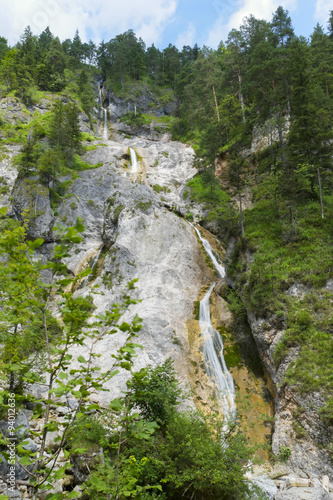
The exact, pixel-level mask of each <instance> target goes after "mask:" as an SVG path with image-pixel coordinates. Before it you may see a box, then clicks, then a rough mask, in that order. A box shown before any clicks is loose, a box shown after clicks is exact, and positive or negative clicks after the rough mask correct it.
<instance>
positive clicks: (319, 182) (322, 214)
mask: <svg viewBox="0 0 333 500" xmlns="http://www.w3.org/2000/svg"><path fill="white" fill-rule="evenodd" d="M317 173H318V184H319V198H320V208H321V218H322V219H323V218H324V208H323V198H322V194H321V179H320V172H319V167H318V168H317Z"/></svg>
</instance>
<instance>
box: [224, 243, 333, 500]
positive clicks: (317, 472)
mask: <svg viewBox="0 0 333 500" xmlns="http://www.w3.org/2000/svg"><path fill="white" fill-rule="evenodd" d="M233 244H234V242H233V241H231V243H230V246H229V248H228V250H227V254H226V262H228V259H229V257H230V254H231V252H232V248H233ZM250 265H251V255H250V254H248V255H247V266H248V267H250ZM226 270H227V283H228V284H229V286H231V287H232V288H236V283H235V281H234V279H231V278H230V276H229V274H228V266H226ZM238 292H239V290H238ZM305 293H306V290H305V289H304V287H302V286H299V285H297V284H294V285H293V286H292V287H291V288H290V290H289V291H288V294H289V296H291V297H295V298H299V297H302V296H303V295H304V294H305ZM244 302H245V306H246V301H244ZM248 321H249V324H250V326H251V330H252V334H253V337H254V339H255V341H256V344H257V347H258V350H259V353H260V357H261V359H262V360H263V362H264V365H265V367H266V369H267V371H268V373H269V374H270V377H271V379H272V381H273V383H274V392H275V421H274V432H273V437H272V451H273V453H274V454H275V455H276V456H280V457H282V455H283V454H284V453H286V456H285V457H284V458H285V459H286V460H287V465H288V466H289V468H290V471H292V472H293V473H294V474H297V476H299V477H300V478H307V477H309V475H310V476H312V477H319V476H322V475H325V474H327V475H329V476H330V477H331V476H332V470H333V469H332V461H331V458H330V455H329V453H328V451H326V450H325V446H327V445H329V443H331V442H332V437H333V428H332V427H329V426H327V425H325V424H324V423H323V422H322V420H321V419H320V418H319V416H318V415H319V413H320V408H321V407H322V406H323V404H324V400H323V397H322V396H321V395H320V394H319V393H311V394H309V395H304V396H301V395H300V394H299V393H298V392H297V391H296V390H295V389H293V388H292V387H289V386H286V385H285V384H284V376H285V373H286V370H287V369H288V367H289V366H290V363H292V362H293V361H294V360H296V359H297V356H298V350H297V348H293V349H290V351H289V354H288V356H287V357H286V358H285V359H284V360H283V361H282V363H281V364H280V365H278V366H277V365H276V363H275V362H274V357H273V355H274V351H275V348H276V345H277V344H278V343H279V342H280V340H281V338H282V336H283V334H284V332H285V329H284V325H283V324H282V325H281V322H278V321H277V320H276V318H273V317H271V318H260V317H257V316H255V315H254V314H253V313H252V312H251V311H248ZM300 431H301V435H300ZM318 445H319V446H318ZM278 498H284V497H282V496H281V497H280V496H279V497H278ZM286 498H289V497H288V496H286ZM290 498H298V497H290ZM302 498H303V497H302ZM304 498H308V497H304ZM309 498H314V497H309ZM318 498H319V497H318Z"/></svg>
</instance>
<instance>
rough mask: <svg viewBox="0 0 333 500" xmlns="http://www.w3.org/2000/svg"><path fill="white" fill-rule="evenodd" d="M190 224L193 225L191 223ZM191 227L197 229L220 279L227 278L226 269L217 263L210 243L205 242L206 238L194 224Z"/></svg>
mask: <svg viewBox="0 0 333 500" xmlns="http://www.w3.org/2000/svg"><path fill="white" fill-rule="evenodd" d="M189 224H191V223H190V222H189ZM191 226H192V227H193V228H194V229H195V232H196V233H197V235H198V238H199V240H200V241H201V243H202V244H203V246H204V249H205V250H206V252H207V253H208V255H209V258H210V259H211V261H212V262H213V264H214V267H215V269H216V271H217V272H218V275H219V276H220V278H224V276H225V270H224V267H223V266H222V265H221V264H220V263H219V262H218V261H217V258H216V257H215V255H214V252H213V249H212V247H211V246H210V244H209V241H207V240H205V238H203V237H202V236H201V233H200V231H199V230H198V229H197V228H196V227H195V226H194V225H193V224H191Z"/></svg>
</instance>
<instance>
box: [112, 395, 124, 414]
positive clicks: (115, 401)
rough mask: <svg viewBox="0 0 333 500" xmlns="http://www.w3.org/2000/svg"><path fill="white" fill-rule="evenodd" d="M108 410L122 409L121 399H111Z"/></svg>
mask: <svg viewBox="0 0 333 500" xmlns="http://www.w3.org/2000/svg"><path fill="white" fill-rule="evenodd" d="M110 408H111V410H114V411H121V410H122V408H123V403H122V401H121V399H118V398H116V399H113V400H112V401H111V403H110Z"/></svg>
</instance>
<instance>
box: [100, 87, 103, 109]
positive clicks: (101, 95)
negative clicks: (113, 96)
mask: <svg viewBox="0 0 333 500" xmlns="http://www.w3.org/2000/svg"><path fill="white" fill-rule="evenodd" d="M102 92H103V91H102V87H99V107H100V108H102V107H103V94H102Z"/></svg>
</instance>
